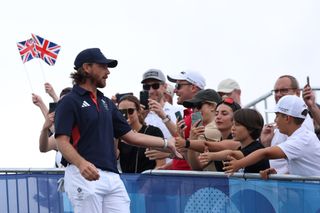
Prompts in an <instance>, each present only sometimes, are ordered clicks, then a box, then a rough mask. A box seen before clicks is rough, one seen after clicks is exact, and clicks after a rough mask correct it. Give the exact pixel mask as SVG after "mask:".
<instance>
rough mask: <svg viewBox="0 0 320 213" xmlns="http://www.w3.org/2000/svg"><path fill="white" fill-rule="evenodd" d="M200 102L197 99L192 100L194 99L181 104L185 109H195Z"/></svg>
mask: <svg viewBox="0 0 320 213" xmlns="http://www.w3.org/2000/svg"><path fill="white" fill-rule="evenodd" d="M201 102H202V100H200V99H197V98H194V99H190V100H187V101H184V102H183V103H182V105H183V106H184V107H186V108H194V107H196V106H197V105H198V104H199V103H201Z"/></svg>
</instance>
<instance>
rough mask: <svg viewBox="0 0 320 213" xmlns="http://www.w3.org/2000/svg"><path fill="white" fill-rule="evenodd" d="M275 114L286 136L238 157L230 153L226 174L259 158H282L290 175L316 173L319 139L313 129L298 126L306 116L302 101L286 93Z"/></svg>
mask: <svg viewBox="0 0 320 213" xmlns="http://www.w3.org/2000/svg"><path fill="white" fill-rule="evenodd" d="M275 113H276V118H275V122H276V123H277V126H278V129H279V132H280V133H282V134H285V135H287V136H288V138H287V139H286V141H285V142H284V143H281V144H279V145H276V146H271V147H268V148H264V149H260V150H257V151H255V152H253V153H251V154H250V155H248V156H246V157H245V158H242V159H240V160H235V158H233V157H231V156H230V157H229V159H228V160H230V162H225V167H224V170H225V171H226V173H229V174H232V173H233V172H235V171H238V170H239V169H240V168H243V167H246V166H249V165H252V164H254V163H255V162H258V161H260V160H262V159H279V158H285V159H286V160H287V161H288V169H289V173H290V174H292V175H300V176H319V175H320V164H319V162H320V141H319V139H318V138H317V136H316V134H315V133H314V132H313V131H310V130H308V129H307V128H306V127H305V126H303V125H302V123H303V122H304V120H305V119H306V117H307V115H308V109H307V106H306V104H305V103H304V102H303V100H302V99H300V98H299V97H297V96H295V95H286V96H283V97H282V98H281V99H280V100H279V102H278V103H277V105H276V108H275ZM269 171H270V170H269ZM264 177H265V178H266V176H264Z"/></svg>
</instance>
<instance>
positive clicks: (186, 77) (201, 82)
mask: <svg viewBox="0 0 320 213" xmlns="http://www.w3.org/2000/svg"><path fill="white" fill-rule="evenodd" d="M167 78H168V80H169V81H171V82H174V83H176V82H177V80H181V81H188V82H189V83H191V84H194V85H196V86H197V87H199V88H200V89H204V88H205V86H206V80H205V79H204V78H203V77H202V75H200V74H199V72H194V71H182V72H180V73H179V74H178V75H175V76H172V77H170V76H169V75H167Z"/></svg>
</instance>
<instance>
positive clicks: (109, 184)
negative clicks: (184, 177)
mask: <svg viewBox="0 0 320 213" xmlns="http://www.w3.org/2000/svg"><path fill="white" fill-rule="evenodd" d="M117 63H118V62H117V61H116V60H112V59H107V58H106V57H105V56H104V55H103V54H102V53H101V51H100V49H98V48H91V49H86V50H83V51H82V52H80V53H79V54H78V56H77V57H76V59H75V62H74V65H75V70H76V71H75V72H74V73H72V74H71V78H72V79H73V84H74V87H73V89H72V91H71V92H70V93H69V94H68V95H66V96H65V97H64V98H63V99H62V100H61V101H60V102H59V104H58V107H57V109H56V114H55V131H56V132H55V137H56V140H57V145H58V149H59V150H60V151H61V153H62V155H63V158H64V159H65V162H64V163H65V165H66V166H67V167H66V170H65V190H66V192H67V194H68V196H69V199H70V201H71V203H72V205H73V207H74V211H75V212H86V213H87V212H97V213H98V212H99V213H101V212H121V213H122V212H130V199H129V197H128V194H127V192H126V189H125V187H124V184H123V182H122V181H121V179H120V176H119V174H118V170H117V165H116V162H117V161H116V155H115V145H114V138H119V137H121V138H122V139H123V140H125V141H126V142H127V143H130V144H132V145H139V146H144V147H156V148H163V149H167V148H169V149H170V150H171V151H172V152H173V153H174V154H176V155H179V154H178V153H177V152H176V150H175V148H174V144H173V141H169V142H168V141H167V140H164V139H162V138H159V137H153V136H148V135H144V134H140V133H135V132H133V131H132V130H131V127H130V126H129V125H128V123H127V122H126V120H125V119H124V117H123V116H122V114H121V113H120V112H119V111H118V109H117V108H116V106H115V105H114V104H113V102H112V101H111V100H110V99H109V98H107V97H105V96H104V95H103V93H102V92H100V91H99V90H98V89H97V88H103V87H105V86H106V79H107V78H108V75H109V74H110V72H109V69H108V68H113V67H116V66H117ZM180 157H181V156H180Z"/></svg>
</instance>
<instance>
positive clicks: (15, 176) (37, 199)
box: [0, 169, 320, 213]
mask: <svg viewBox="0 0 320 213" xmlns="http://www.w3.org/2000/svg"><path fill="white" fill-rule="evenodd" d="M63 174H64V170H63V169H0V212H1V213H2V212H8V213H15V212H18V213H21V212H23V213H25V212H28V213H29V212H30V213H40V212H41V213H42V212H54V213H61V212H63V213H70V212H73V210H72V207H71V205H70V202H69V200H68V198H67V196H66V194H65V193H62V192H58V191H57V186H58V184H57V182H58V180H59V179H60V178H61V177H63ZM121 178H122V180H123V182H124V184H125V186H126V188H127V191H128V193H129V196H130V199H131V212H133V213H135V212H137V213H138V212H139V213H144V212H146V213H147V212H152V213H154V212H155V213H157V212H159V213H160V212H172V213H176V212H186V213H189V212H190V213H191V212H193V213H194V212H268V213H269V212H320V203H319V202H318V201H319V200H320V177H301V176H294V175H271V176H270V179H269V180H261V179H260V177H259V175H258V174H240V173H236V174H235V175H233V176H231V177H228V176H226V175H225V174H224V173H220V172H197V171H174V170H148V171H145V172H144V173H142V174H121Z"/></svg>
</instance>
